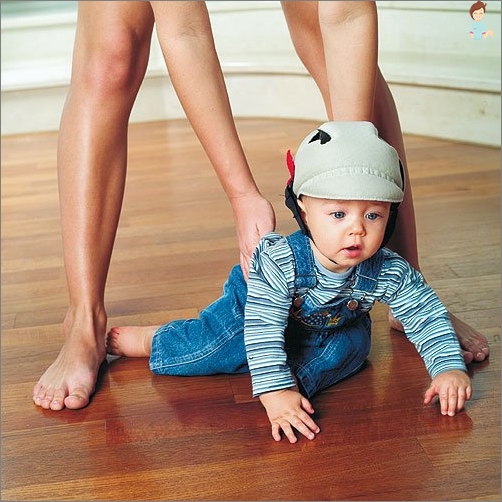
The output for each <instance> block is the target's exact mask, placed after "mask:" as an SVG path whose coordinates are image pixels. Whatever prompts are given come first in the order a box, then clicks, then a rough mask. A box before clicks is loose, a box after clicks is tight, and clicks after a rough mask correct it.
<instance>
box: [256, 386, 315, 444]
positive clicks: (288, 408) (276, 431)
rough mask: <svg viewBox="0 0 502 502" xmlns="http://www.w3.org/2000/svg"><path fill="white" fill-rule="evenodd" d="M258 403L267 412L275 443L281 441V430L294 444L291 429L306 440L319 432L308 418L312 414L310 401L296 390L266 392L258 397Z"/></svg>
mask: <svg viewBox="0 0 502 502" xmlns="http://www.w3.org/2000/svg"><path fill="white" fill-rule="evenodd" d="M260 401H261V403H262V404H263V406H264V407H265V410H266V411H267V415H268V419H269V420H270V423H271V424H272V437H273V438H274V439H275V440H276V441H280V440H281V430H282V431H283V432H284V434H285V435H286V437H287V438H288V439H289V442H290V443H296V441H297V439H296V436H295V433H294V432H293V429H292V427H294V428H295V429H296V430H297V431H298V432H301V433H302V434H303V435H304V436H305V437H306V438H308V439H314V437H315V434H314V433H316V434H317V433H318V432H320V430H321V429H319V427H318V426H317V424H316V423H315V422H314V421H313V420H312V418H310V416H309V414H312V413H314V408H313V407H312V405H311V404H310V401H309V400H308V399H307V398H305V397H303V396H302V395H301V394H300V392H298V390H297V389H294V388H293V389H281V390H278V391H273V392H267V393H266V394H262V395H261V396H260Z"/></svg>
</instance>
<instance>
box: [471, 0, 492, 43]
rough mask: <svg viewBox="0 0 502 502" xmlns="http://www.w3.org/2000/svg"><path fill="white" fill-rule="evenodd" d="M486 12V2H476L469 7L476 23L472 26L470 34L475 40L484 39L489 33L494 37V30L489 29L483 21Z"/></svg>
mask: <svg viewBox="0 0 502 502" xmlns="http://www.w3.org/2000/svg"><path fill="white" fill-rule="evenodd" d="M485 12H486V3H484V2H476V3H473V4H472V5H471V8H470V9H469V14H470V15H471V18H472V19H474V24H473V25H472V26H471V31H470V36H471V38H472V39H474V40H482V39H483V38H486V37H487V36H488V35H490V36H491V37H493V31H492V30H488V29H487V28H486V26H485V25H484V24H483V23H482V22H481V19H482V18H483V16H484V15H485Z"/></svg>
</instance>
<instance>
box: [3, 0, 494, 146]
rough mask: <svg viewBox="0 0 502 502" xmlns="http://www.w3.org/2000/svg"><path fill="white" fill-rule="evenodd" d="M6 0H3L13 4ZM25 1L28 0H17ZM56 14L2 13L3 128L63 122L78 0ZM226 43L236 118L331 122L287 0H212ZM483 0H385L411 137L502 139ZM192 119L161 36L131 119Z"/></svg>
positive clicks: (386, 32)
mask: <svg viewBox="0 0 502 502" xmlns="http://www.w3.org/2000/svg"><path fill="white" fill-rule="evenodd" d="M3 3H4V2H2V4H3ZM18 3H24V2H18ZM28 3H32V4H37V5H38V6H40V7H41V6H43V5H45V6H46V7H47V9H48V12H49V13H48V14H39V15H24V16H22V17H12V16H8V15H5V16H4V15H3V16H2V82H1V84H2V93H1V96H2V123H1V127H2V129H1V132H2V134H14V133H22V132H31V131H40V130H55V129H57V128H58V125H59V117H60V113H61V108H62V105H63V102H64V98H65V95H66V92H67V86H68V82H69V76H70V66H71V53H72V46H73V37H74V30H75V20H76V15H75V11H74V9H71V8H70V9H68V5H70V6H71V5H72V2H61V6H62V7H63V6H65V7H66V9H62V12H60V13H55V11H54V6H55V4H57V3H59V2H40V1H39V2H26V4H28ZM207 3H208V6H209V9H210V12H211V21H212V25H213V31H214V35H215V40H216V45H217V48H218V53H219V56H220V60H221V64H222V68H223V71H224V73H225V78H226V82H227V86H228V91H229V95H230V99H231V102H232V107H233V111H234V114H235V115H236V116H263V117H268V116H273V117H292V118H308V119H315V120H319V121H323V120H325V118H326V115H325V111H324V108H323V104H322V101H321V98H320V95H319V92H318V91H317V88H316V86H315V84H314V83H313V81H312V79H311V78H310V77H309V75H308V74H307V73H306V71H305V70H304V68H303V66H302V65H301V63H300V62H299V60H298V58H297V56H296V54H295V53H294V50H293V47H292V44H291V41H290V38H289V34H288V31H287V27H286V23H285V21H284V18H283V16H282V12H281V9H280V4H279V2H277V1H246V2H243V1H209V2H207ZM472 3H473V2H471V1H467V2H465V1H458V2H441V1H439V2H436V1H421V2H415V1H397V2H384V1H380V2H377V4H378V6H379V37H380V66H381V68H382V71H383V73H384V75H385V76H386V78H387V79H388V81H389V84H390V86H391V89H392V92H393V94H394V97H395V100H396V103H397V105H398V109H399V113H400V117H401V122H402V127H403V130H404V131H405V132H407V133H416V134H424V135H431V136H437V137H441V138H447V139H455V140H461V141H471V142H475V143H480V144H488V145H495V146H500V33H501V29H500V3H501V2H493V1H489V0H488V1H487V13H486V15H485V17H484V18H483V22H484V23H485V24H486V25H487V26H488V27H489V28H490V29H492V30H493V32H494V37H491V38H487V39H484V40H482V41H474V40H472V39H470V37H469V29H470V25H471V24H472V20H471V18H470V15H469V8H470V6H471V5H472ZM179 117H184V114H183V111H182V109H181V107H180V105H179V103H178V100H177V98H176V96H175V93H174V91H173V89H172V86H171V84H170V81H169V78H168V76H167V72H166V70H165V66H164V62H163V58H162V54H161V52H160V50H159V46H158V42H157V40H156V37H154V40H153V42H152V54H151V59H150V64H149V67H148V71H147V76H146V78H145V82H144V84H143V86H142V88H141V90H140V93H139V95H138V99H137V101H136V104H135V106H134V109H133V113H132V117H131V120H132V121H134V122H136V121H147V120H158V119H166V118H179Z"/></svg>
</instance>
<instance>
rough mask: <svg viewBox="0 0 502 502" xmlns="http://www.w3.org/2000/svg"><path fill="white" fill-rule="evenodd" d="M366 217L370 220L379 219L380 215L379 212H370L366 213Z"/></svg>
mask: <svg viewBox="0 0 502 502" xmlns="http://www.w3.org/2000/svg"><path fill="white" fill-rule="evenodd" d="M366 218H367V219H368V220H377V219H378V218H380V215H379V214H377V213H368V214H367V215H366Z"/></svg>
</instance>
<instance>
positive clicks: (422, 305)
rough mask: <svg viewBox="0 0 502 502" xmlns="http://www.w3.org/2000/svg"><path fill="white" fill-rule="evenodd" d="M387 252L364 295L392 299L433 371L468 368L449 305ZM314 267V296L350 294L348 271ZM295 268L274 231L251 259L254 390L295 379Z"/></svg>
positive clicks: (249, 336)
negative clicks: (290, 333) (290, 349)
mask: <svg viewBox="0 0 502 502" xmlns="http://www.w3.org/2000/svg"><path fill="white" fill-rule="evenodd" d="M384 254H385V260H384V264H383V266H382V270H381V273H380V276H379V278H378V284H377V286H376V288H375V290H374V292H373V293H372V294H371V295H369V297H367V298H366V301H367V302H369V303H371V304H372V303H373V302H374V301H378V302H381V303H385V304H387V305H389V307H390V308H391V309H392V312H393V314H394V316H395V317H396V318H397V319H399V320H400V321H401V322H402V324H403V326H404V328H405V333H406V336H407V337H408V339H409V340H410V341H411V342H412V343H413V344H414V345H415V347H416V348H417V351H418V352H419V354H420V356H421V357H422V359H423V360H424V363H425V366H426V368H427V370H428V372H429V374H430V375H431V377H434V376H436V375H437V374H439V373H441V372H443V371H446V370H451V369H459V370H464V371H465V369H466V368H465V364H464V361H463V358H462V354H461V350H460V345H459V343H458V340H457V338H456V336H455V332H454V330H453V327H452V325H451V323H450V321H449V318H448V313H447V310H446V308H445V307H444V305H443V304H442V303H441V301H440V299H439V298H438V296H437V295H436V293H435V292H434V291H433V290H432V289H431V288H430V287H429V286H428V285H427V284H426V283H425V281H424V279H423V277H422V276H421V274H420V273H419V272H417V271H416V270H415V269H413V268H412V267H411V266H410V265H409V264H408V263H407V262H406V261H405V260H404V259H403V258H401V257H400V256H398V255H397V254H395V253H393V252H392V251H389V250H387V249H385V250H384ZM316 273H317V276H318V281H317V285H316V286H315V287H314V288H312V289H311V290H309V292H308V293H307V294H308V295H309V296H310V297H311V298H313V299H315V300H316V301H317V302H319V303H320V304H323V303H326V302H328V301H330V300H332V299H333V298H334V297H335V296H336V295H338V294H341V295H347V289H346V288H345V291H344V285H346V276H347V274H343V275H337V274H326V273H324V272H323V271H322V270H321V268H320V267H316ZM294 274H295V267H294V258H293V253H292V250H291V248H290V247H289V245H288V243H287V241H286V239H285V238H283V237H281V236H280V235H279V234H276V233H271V234H269V235H268V236H266V237H265V238H263V239H262V240H261V241H260V244H259V246H258V247H257V249H256V251H255V253H254V255H253V258H252V261H251V267H250V272H249V279H248V298H247V303H246V308H245V326H244V341H245V345H246V353H247V357H248V363H249V369H250V372H251V378H252V384H253V396H258V395H260V394H263V393H264V392H270V391H273V390H279V389H284V388H288V387H292V386H294V385H295V381H294V379H293V376H292V374H291V371H290V369H289V367H288V366H287V364H286V353H285V350H284V331H285V329H286V326H287V323H288V314H289V309H290V306H291V301H292V298H293V294H294ZM365 303H366V302H365Z"/></svg>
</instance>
